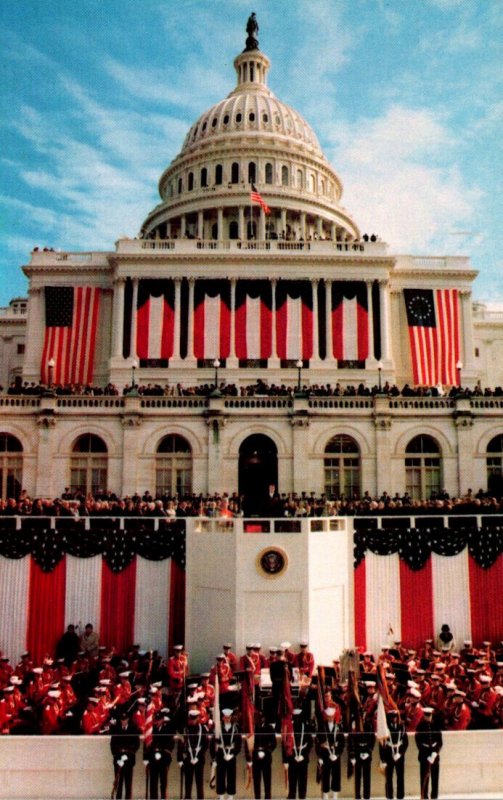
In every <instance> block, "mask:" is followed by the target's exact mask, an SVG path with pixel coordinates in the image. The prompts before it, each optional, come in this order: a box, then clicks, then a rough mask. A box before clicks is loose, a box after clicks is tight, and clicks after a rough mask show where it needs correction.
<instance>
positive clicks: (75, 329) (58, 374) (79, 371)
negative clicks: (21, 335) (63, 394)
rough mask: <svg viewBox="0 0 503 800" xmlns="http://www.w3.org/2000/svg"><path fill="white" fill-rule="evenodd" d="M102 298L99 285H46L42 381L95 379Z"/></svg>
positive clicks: (72, 381) (67, 381) (79, 381)
mask: <svg viewBox="0 0 503 800" xmlns="http://www.w3.org/2000/svg"><path fill="white" fill-rule="evenodd" d="M100 297H101V290H100V289H99V288H97V287H95V286H77V287H76V288H74V287H73V286H46V287H45V335H44V345H43V348H42V363H41V365H40V375H41V380H42V383H49V382H50V380H51V379H52V381H53V383H60V384H70V383H81V384H88V383H91V382H92V379H93V369H94V351H95V345H96V331H97V327H98V312H99V305H100ZM51 360H52V361H53V362H54V366H53V367H49V361H51Z"/></svg>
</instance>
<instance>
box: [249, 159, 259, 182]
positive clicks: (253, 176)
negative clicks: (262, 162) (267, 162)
mask: <svg viewBox="0 0 503 800" xmlns="http://www.w3.org/2000/svg"><path fill="white" fill-rule="evenodd" d="M256 180H257V165H256V164H255V162H254V161H250V163H249V164H248V183H255V181H256Z"/></svg>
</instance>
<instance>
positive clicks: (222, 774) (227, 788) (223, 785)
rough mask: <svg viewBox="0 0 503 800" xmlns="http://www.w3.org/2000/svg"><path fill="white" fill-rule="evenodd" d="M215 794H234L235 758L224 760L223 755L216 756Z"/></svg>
mask: <svg viewBox="0 0 503 800" xmlns="http://www.w3.org/2000/svg"><path fill="white" fill-rule="evenodd" d="M216 789H217V794H226V793H227V794H230V795H235V794H236V759H235V757H234V758H231V760H230V761H226V760H225V759H224V757H223V756H220V755H219V757H218V758H217V781H216Z"/></svg>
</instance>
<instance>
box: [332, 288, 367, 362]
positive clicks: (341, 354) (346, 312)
mask: <svg viewBox="0 0 503 800" xmlns="http://www.w3.org/2000/svg"><path fill="white" fill-rule="evenodd" d="M332 346H333V354H334V358H336V359H337V360H338V361H365V359H366V358H368V355H369V330H368V301H367V285H366V284H365V282H364V281H334V282H333V283H332Z"/></svg>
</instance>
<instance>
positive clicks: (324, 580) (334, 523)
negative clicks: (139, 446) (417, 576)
mask: <svg viewBox="0 0 503 800" xmlns="http://www.w3.org/2000/svg"><path fill="white" fill-rule="evenodd" d="M186 569H187V573H186V587H187V591H186V605H185V609H186V612H185V630H186V635H185V644H186V647H187V648H188V651H189V653H190V664H191V671H193V672H197V671H202V670H206V669H208V668H209V667H210V666H211V665H212V664H213V663H214V660H215V657H216V655H217V654H218V653H220V652H221V651H222V645H223V644H224V642H232V646H233V649H234V650H235V652H237V653H238V654H241V653H243V652H244V650H245V646H246V644H247V643H249V642H251V643H255V642H260V643H261V645H262V648H263V650H264V652H266V653H267V651H268V649H269V647H271V646H273V645H279V644H280V643H281V642H283V641H285V640H288V641H290V642H291V643H292V649H294V650H298V644H299V642H300V641H301V640H302V639H307V640H308V642H309V649H310V650H311V652H313V653H314V656H315V658H316V661H317V663H318V664H324V665H330V664H331V663H332V659H333V658H336V657H338V656H339V655H340V653H341V652H342V650H343V649H345V648H349V647H353V646H354V599H353V521H352V519H351V518H350V517H319V518H311V517H308V518H299V519H297V518H292V519H283V518H282V519H241V518H230V519H227V518H194V519H192V518H188V519H187V567H186Z"/></svg>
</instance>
